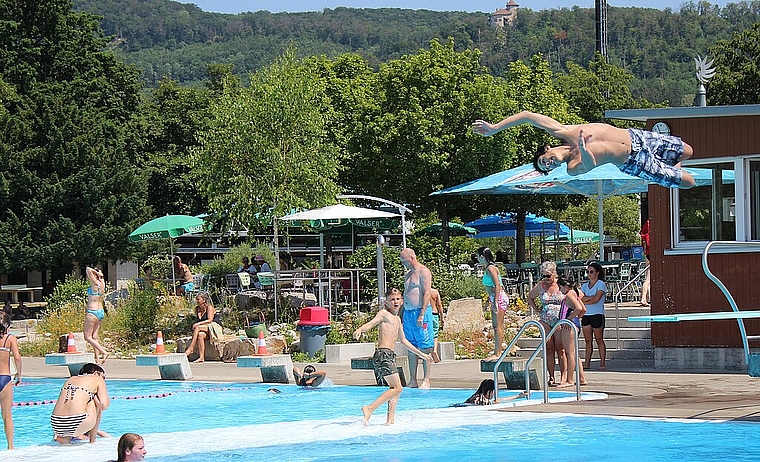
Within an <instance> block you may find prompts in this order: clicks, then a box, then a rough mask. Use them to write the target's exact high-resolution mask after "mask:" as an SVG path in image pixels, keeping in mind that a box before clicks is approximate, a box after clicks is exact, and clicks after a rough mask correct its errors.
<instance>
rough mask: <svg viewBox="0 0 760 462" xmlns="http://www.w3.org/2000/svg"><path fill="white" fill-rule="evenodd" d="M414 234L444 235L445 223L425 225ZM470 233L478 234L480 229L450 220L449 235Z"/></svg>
mask: <svg viewBox="0 0 760 462" xmlns="http://www.w3.org/2000/svg"><path fill="white" fill-rule="evenodd" d="M414 234H415V235H417V236H441V235H443V224H442V223H441V222H438V223H434V224H432V225H430V226H425V227H424V228H422V229H421V230H419V231H417V232H416V233H414ZM468 234H478V230H477V229H475V228H471V227H469V226H465V225H463V224H461V223H454V222H451V221H450V222H449V236H467V235H468Z"/></svg>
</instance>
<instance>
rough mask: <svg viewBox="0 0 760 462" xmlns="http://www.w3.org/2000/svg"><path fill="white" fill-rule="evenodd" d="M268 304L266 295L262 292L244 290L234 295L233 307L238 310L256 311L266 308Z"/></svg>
mask: <svg viewBox="0 0 760 462" xmlns="http://www.w3.org/2000/svg"><path fill="white" fill-rule="evenodd" d="M267 304H268V298H267V293H266V292H264V291H263V290H246V291H245V292H238V293H237V294H236V295H235V305H237V307H238V309H240V310H256V309H261V308H266V307H267Z"/></svg>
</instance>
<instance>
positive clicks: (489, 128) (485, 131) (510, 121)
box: [472, 111, 568, 138]
mask: <svg viewBox="0 0 760 462" xmlns="http://www.w3.org/2000/svg"><path fill="white" fill-rule="evenodd" d="M521 124H531V125H533V126H534V127H538V128H540V129H541V130H544V131H545V132H547V133H549V134H550V135H552V136H555V137H557V138H561V136H560V132H562V131H564V130H567V129H568V127H567V126H566V125H562V124H561V123H559V122H557V121H556V120H554V119H552V118H551V117H547V116H545V115H543V114H536V113H535V112H530V111H522V112H518V113H517V114H514V115H511V116H509V117H507V118H506V119H504V120H502V121H501V122H499V123H497V124H489V123H488V122H486V121H485V120H476V121H475V122H473V124H472V129H473V131H475V133H478V134H480V135H483V136H491V135H494V134H496V133H499V132H500V131H502V130H504V129H505V128H509V127H514V126H516V125H521Z"/></svg>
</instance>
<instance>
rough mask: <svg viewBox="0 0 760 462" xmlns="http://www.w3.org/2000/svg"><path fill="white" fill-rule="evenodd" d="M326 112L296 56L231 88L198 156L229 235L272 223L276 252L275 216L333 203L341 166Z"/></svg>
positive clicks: (320, 90)
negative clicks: (236, 228)
mask: <svg viewBox="0 0 760 462" xmlns="http://www.w3.org/2000/svg"><path fill="white" fill-rule="evenodd" d="M327 107H328V99H327V98H326V96H325V89H324V80H323V79H320V78H319V76H318V75H317V74H316V73H315V72H314V70H313V68H312V67H310V66H307V65H305V64H304V63H303V62H301V61H299V60H297V59H296V58H295V53H294V52H293V50H289V51H287V52H286V53H285V54H283V55H282V56H281V57H280V58H279V59H278V60H277V61H275V62H274V63H273V64H272V65H270V66H269V67H267V68H265V69H262V70H260V71H259V72H257V73H255V74H253V75H252V76H251V85H250V86H249V87H246V88H237V87H226V89H225V91H224V93H223V94H222V96H221V97H220V98H219V100H218V101H217V102H215V103H214V104H212V106H211V114H212V116H211V120H210V123H209V128H208V130H206V131H204V132H202V133H201V134H200V135H199V139H200V146H199V147H198V148H197V149H196V150H195V152H194V156H193V165H194V168H196V169H197V172H196V173H197V174H198V175H200V177H201V178H203V182H202V183H201V184H200V189H201V191H202V192H203V194H204V195H205V196H206V198H207V200H208V201H209V208H210V211H211V213H212V215H213V217H214V218H215V219H216V220H217V221H218V222H219V223H220V224H222V225H225V226H224V228H223V229H229V228H228V226H229V225H230V224H232V223H235V222H237V223H240V224H243V225H244V226H246V227H247V228H248V229H253V230H255V229H261V228H262V227H264V226H268V225H269V224H270V223H271V224H272V225H273V227H274V233H275V252H276V253H278V252H279V249H278V247H277V245H278V243H277V242H278V239H277V238H276V236H277V235H278V233H279V226H278V220H277V219H276V217H279V216H282V215H285V214H286V213H288V212H290V211H291V210H293V209H300V208H308V207H317V206H323V205H325V204H327V203H329V202H331V201H333V200H334V198H335V194H336V192H337V186H336V185H335V177H336V176H337V171H338V160H337V156H336V150H335V148H334V147H333V146H332V145H331V144H330V143H328V142H326V138H327V131H326V128H325V113H326V112H327ZM275 263H276V264H277V265H278V266H279V258H278V259H276V260H275Z"/></svg>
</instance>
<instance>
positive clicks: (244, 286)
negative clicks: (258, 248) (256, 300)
mask: <svg viewBox="0 0 760 462" xmlns="http://www.w3.org/2000/svg"><path fill="white" fill-rule="evenodd" d="M237 277H238V279H239V280H240V289H241V290H249V289H250V288H251V274H250V273H248V272H245V271H244V272H242V273H238V274H237Z"/></svg>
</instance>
